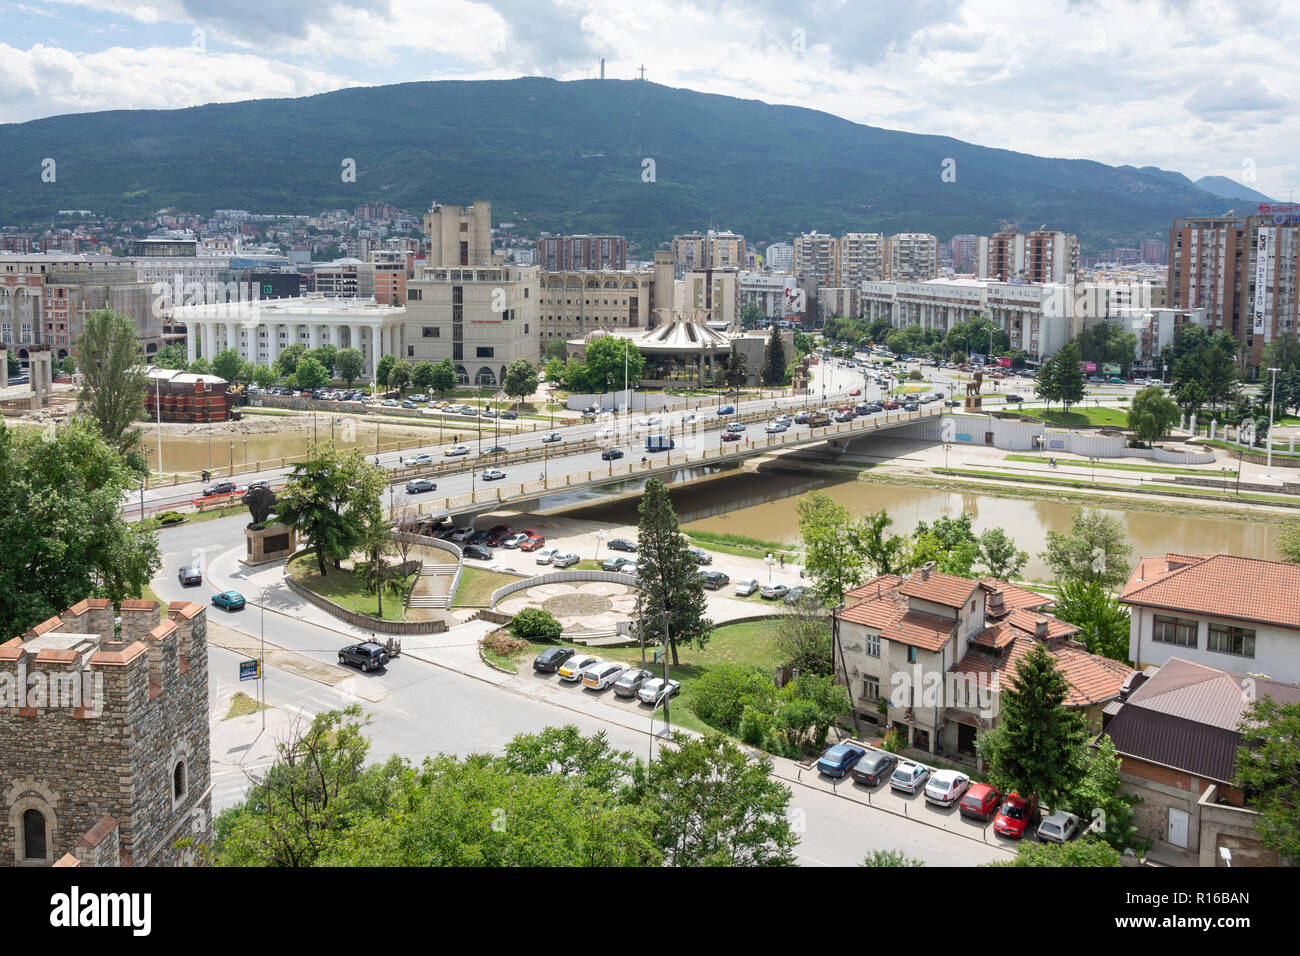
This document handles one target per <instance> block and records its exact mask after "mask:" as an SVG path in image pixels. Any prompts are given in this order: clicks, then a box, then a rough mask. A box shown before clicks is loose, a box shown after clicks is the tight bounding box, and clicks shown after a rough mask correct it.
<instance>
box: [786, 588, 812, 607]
mask: <svg viewBox="0 0 1300 956" xmlns="http://www.w3.org/2000/svg"><path fill="white" fill-rule="evenodd" d="M811 600H812V594H811V593H810V592H809V590H808V589H807V588H806V587H803V586H802V585H800V586H799V587H793V588H791V589H790V590H789V592H788V593H787V594H786V596H785V597H783V598H782V599H781V603H782V604H801V603H803V602H804V601H811Z"/></svg>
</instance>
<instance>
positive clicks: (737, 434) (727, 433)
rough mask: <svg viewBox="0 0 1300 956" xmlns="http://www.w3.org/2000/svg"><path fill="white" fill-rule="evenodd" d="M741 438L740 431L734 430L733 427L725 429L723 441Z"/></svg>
mask: <svg viewBox="0 0 1300 956" xmlns="http://www.w3.org/2000/svg"><path fill="white" fill-rule="evenodd" d="M740 439H741V434H740V432H733V431H732V430H731V429H727V430H726V431H724V432H723V433H722V436H721V440H722V441H740Z"/></svg>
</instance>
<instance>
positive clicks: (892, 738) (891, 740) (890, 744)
mask: <svg viewBox="0 0 1300 956" xmlns="http://www.w3.org/2000/svg"><path fill="white" fill-rule="evenodd" d="M880 749H881V750H886V751H888V752H889V753H891V754H896V753H898V752H899V751H900V750H902V749H903V735H902V734H900V733H899V732H898V728H897V727H890V728H889V730H888V731H886V733H885V738H884V739H883V740H882V741H880Z"/></svg>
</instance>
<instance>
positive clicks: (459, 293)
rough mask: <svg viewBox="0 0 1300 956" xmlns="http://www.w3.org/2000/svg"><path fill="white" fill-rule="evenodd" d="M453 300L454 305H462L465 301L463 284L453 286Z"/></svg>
mask: <svg viewBox="0 0 1300 956" xmlns="http://www.w3.org/2000/svg"><path fill="white" fill-rule="evenodd" d="M451 301H452V304H453V305H460V304H461V303H462V302H464V301H465V287H464V286H463V285H454V286H452V287H451Z"/></svg>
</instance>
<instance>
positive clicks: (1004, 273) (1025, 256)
mask: <svg viewBox="0 0 1300 956" xmlns="http://www.w3.org/2000/svg"><path fill="white" fill-rule="evenodd" d="M1078 272H1079V240H1078V238H1077V237H1075V236H1071V235H1069V234H1067V233H1064V232H1060V231H1057V230H1051V229H1039V230H1035V231H1034V232H1031V233H1029V234H1028V235H1026V234H1024V233H1019V232H1014V231H1012V230H1003V231H1002V232H997V233H994V234H993V235H991V236H981V237H980V239H979V243H978V251H977V265H976V275H977V276H978V277H979V278H981V279H996V280H998V281H999V282H1040V283H1041V282H1058V283H1059V282H1069V281H1072V280H1073V279H1074V278H1076V276H1077V274H1078Z"/></svg>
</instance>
